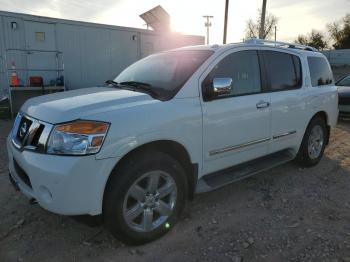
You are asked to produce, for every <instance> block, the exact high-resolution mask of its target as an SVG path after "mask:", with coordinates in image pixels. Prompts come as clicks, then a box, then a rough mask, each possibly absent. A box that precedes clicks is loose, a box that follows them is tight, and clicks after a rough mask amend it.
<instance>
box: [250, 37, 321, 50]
mask: <svg viewBox="0 0 350 262" xmlns="http://www.w3.org/2000/svg"><path fill="white" fill-rule="evenodd" d="M244 43H246V44H253V45H269V46H274V47H286V48H294V49H301V50H306V51H312V52H318V50H317V49H316V48H314V47H312V46H307V45H301V44H294V43H286V42H276V41H270V40H264V39H257V38H250V39H247V40H245V41H244Z"/></svg>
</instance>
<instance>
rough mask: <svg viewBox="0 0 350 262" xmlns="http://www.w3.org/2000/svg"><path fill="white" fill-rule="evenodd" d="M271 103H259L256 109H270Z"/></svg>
mask: <svg viewBox="0 0 350 262" xmlns="http://www.w3.org/2000/svg"><path fill="white" fill-rule="evenodd" d="M269 106H270V103H269V102H266V101H260V102H259V103H257V104H256V108H257V109H260V108H266V107H269Z"/></svg>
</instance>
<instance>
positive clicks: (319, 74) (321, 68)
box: [307, 57, 333, 86]
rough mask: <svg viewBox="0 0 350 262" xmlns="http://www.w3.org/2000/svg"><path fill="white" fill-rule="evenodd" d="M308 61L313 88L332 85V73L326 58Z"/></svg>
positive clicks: (309, 58) (310, 58)
mask: <svg viewBox="0 0 350 262" xmlns="http://www.w3.org/2000/svg"><path fill="white" fill-rule="evenodd" d="M307 61H308V64H309V69H310V77H311V84H312V86H323V85H330V84H332V82H333V75H332V71H331V69H330V67H329V64H328V62H327V60H326V59H325V58H322V57H308V58H307Z"/></svg>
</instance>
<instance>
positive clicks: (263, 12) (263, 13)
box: [259, 0, 266, 39]
mask: <svg viewBox="0 0 350 262" xmlns="http://www.w3.org/2000/svg"><path fill="white" fill-rule="evenodd" d="M265 16H266V0H263V4H262V8H261V19H260V30H259V38H260V39H263V38H264V33H265Z"/></svg>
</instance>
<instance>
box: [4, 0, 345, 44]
mask: <svg viewBox="0 0 350 262" xmlns="http://www.w3.org/2000/svg"><path fill="white" fill-rule="evenodd" d="M159 4H160V5H161V6H162V7H163V8H164V9H165V10H166V11H167V12H168V13H169V14H170V16H171V27H172V30H174V31H176V32H181V33H185V34H194V35H205V34H206V29H205V27H204V18H203V17H202V16H203V15H212V16H214V18H213V19H212V27H211V28H210V43H211V44H215V43H218V44H220V43H222V35H223V23H224V6H225V0H215V1H214V0H138V1H137V0H99V1H98V0H0V10H3V11H10V12H20V13H28V14H34V15H40V16H49V17H56V18H64V19H71V20H79V21H88V22H96V23H103V24H111V25H119V26H129V27H139V28H145V22H144V21H143V20H142V19H141V18H140V17H139V15H140V14H141V13H144V12H146V11H148V10H149V9H151V8H153V7H155V6H157V5H159ZM261 5H262V0H230V6H229V13H228V15H229V19H228V30H227V31H228V32H227V42H239V41H241V40H242V39H243V38H244V36H245V28H246V23H247V20H248V19H249V18H253V19H255V18H256V16H257V10H258V9H259V8H261ZM267 10H268V12H270V13H272V14H274V15H275V16H277V17H278V18H279V21H278V26H277V40H279V41H294V40H295V39H296V38H297V36H298V35H299V34H307V33H309V32H310V31H311V30H312V29H316V30H319V31H324V32H325V31H326V24H327V23H330V22H333V21H336V20H339V19H340V18H341V17H343V16H344V15H345V14H346V13H350V0H267Z"/></svg>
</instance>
